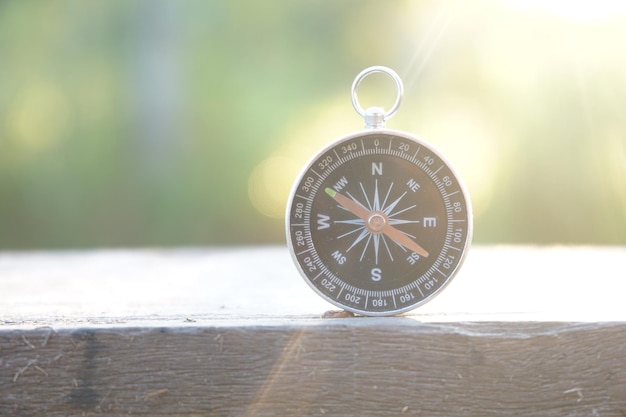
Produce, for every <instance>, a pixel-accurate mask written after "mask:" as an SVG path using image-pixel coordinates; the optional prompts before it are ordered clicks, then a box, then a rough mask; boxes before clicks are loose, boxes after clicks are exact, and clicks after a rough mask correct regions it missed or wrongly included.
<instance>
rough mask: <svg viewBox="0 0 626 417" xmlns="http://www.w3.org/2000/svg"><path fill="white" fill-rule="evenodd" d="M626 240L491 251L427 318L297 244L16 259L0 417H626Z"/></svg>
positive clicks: (1, 350)
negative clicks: (313, 282)
mask: <svg viewBox="0 0 626 417" xmlns="http://www.w3.org/2000/svg"><path fill="white" fill-rule="evenodd" d="M625 280H626V248H562V247H559V248H528V247H489V248H480V247H478V248H474V249H472V251H471V253H470V256H469V258H468V260H467V262H466V264H465V266H464V268H463V270H462V272H461V273H460V274H459V276H458V277H457V278H455V281H454V282H453V283H452V284H451V285H450V286H449V287H448V288H446V290H445V291H444V292H443V293H442V295H440V296H439V297H438V298H437V299H435V300H433V301H432V302H431V303H428V304H426V305H425V306H423V307H422V308H420V309H418V310H416V311H415V312H414V313H412V314H410V315H406V316H402V317H391V318H362V317H357V318H347V319H320V318H319V316H320V315H321V313H323V312H324V311H325V310H328V309H331V308H333V307H332V306H330V305H328V304H327V303H325V302H324V301H322V300H321V299H318V297H317V296H316V295H315V294H314V293H313V292H312V291H311V290H310V289H309V288H308V287H307V286H306V284H304V282H303V281H302V279H301V278H300V277H299V276H298V275H297V273H296V271H295V269H294V267H293V266H292V265H291V261H290V259H289V256H288V254H287V252H286V250H285V249H283V248H260V249H231V250H167V251H147V250H145V251H95V252H92V251H87V252H66V253H30V254H24V253H6V254H2V255H0V324H1V327H0V416H68V415H72V416H74V415H76V416H91V415H104V416H126V415H144V416H276V415H286V416H293V415H320V416H322V415H334V416H335V415H353V416H378V415H380V416H383V415H384V416H388V415H399V416H404V415H417V416H476V417H479V416H480V417H482V416H519V415H532V416H626V303H624V298H625V296H624V294H625V292H624V282H626V281H625Z"/></svg>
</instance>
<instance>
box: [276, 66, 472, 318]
mask: <svg viewBox="0 0 626 417" xmlns="http://www.w3.org/2000/svg"><path fill="white" fill-rule="evenodd" d="M378 72H380V73H384V74H387V75H388V76H390V77H391V78H392V79H393V80H394V82H395V84H396V87H397V96H396V100H395V103H394V104H393V106H392V108H391V110H389V111H387V112H385V110H384V109H382V108H380V107H371V108H368V109H367V110H364V109H363V108H362V107H361V106H360V104H359V101H358V96H357V89H358V87H359V85H360V83H361V81H362V80H363V79H364V78H365V77H366V76H368V75H370V74H373V73H378ZM402 95H403V86H402V81H401V79H400V77H399V76H398V75H397V74H396V73H395V72H394V71H393V70H391V69H389V68H387V67H381V66H376V67H370V68H367V69H365V70H364V71H362V72H361V73H360V74H359V75H357V77H356V79H355V80H354V83H353V85H352V103H353V105H354V108H355V109H356V111H357V112H358V113H359V114H360V115H361V116H362V117H363V118H364V119H365V130H362V131H358V132H355V133H352V134H349V135H346V136H344V137H342V138H339V139H337V140H335V141H334V142H332V143H330V144H329V145H328V146H326V147H325V148H324V149H322V150H321V151H320V152H318V153H317V154H316V155H315V156H314V157H313V158H312V159H311V160H310V161H309V163H308V164H307V165H306V166H305V167H304V169H303V170H302V172H301V173H300V175H299V177H298V178H297V179H296V181H295V184H294V186H293V188H292V191H291V194H290V197H289V202H288V204H287V214H286V229H287V244H288V247H289V250H290V252H291V256H292V258H293V260H294V262H295V264H296V266H297V268H298V270H299V272H300V274H301V275H302V276H303V278H304V279H305V281H306V282H307V284H309V286H310V287H311V288H312V289H313V290H314V291H315V292H317V293H318V294H319V295H320V296H321V297H323V298H324V299H326V300H327V301H329V302H331V303H332V304H334V305H336V306H338V307H340V308H343V309H345V310H348V311H351V312H354V313H358V314H362V315H368V316H387V315H394V314H399V313H402V312H406V311H408V310H411V309H413V308H416V307H418V306H420V305H422V304H424V303H426V302H427V301H429V300H431V299H432V298H433V297H434V296H435V295H437V294H438V293H440V292H441V290H443V288H445V287H446V285H447V284H448V283H449V282H450V281H451V280H452V278H453V277H454V275H455V274H456V273H457V271H458V270H459V268H460V267H461V264H462V263H463V259H464V258H465V255H466V253H467V251H468V248H469V245H470V242H471V236H472V211H471V204H470V200H469V195H468V193H467V190H466V188H465V186H464V185H463V182H462V181H461V178H460V177H459V176H458V174H457V173H456V171H455V170H454V168H453V167H452V165H451V164H450V163H449V162H448V161H447V160H446V159H445V157H444V156H443V155H442V154H441V153H440V152H439V151H437V150H436V149H435V148H433V146H432V145H430V144H429V143H427V142H425V141H424V140H422V139H420V138H418V137H416V136H414V135H411V134H408V133H405V132H401V131H396V130H390V129H387V128H385V121H386V120H387V119H389V118H390V117H391V116H393V115H394V114H395V113H396V111H397V110H398V107H399V106H400V103H401V101H402Z"/></svg>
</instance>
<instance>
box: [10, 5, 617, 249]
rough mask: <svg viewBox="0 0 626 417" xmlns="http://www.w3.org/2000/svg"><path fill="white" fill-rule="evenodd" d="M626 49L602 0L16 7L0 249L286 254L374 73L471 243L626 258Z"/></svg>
mask: <svg viewBox="0 0 626 417" xmlns="http://www.w3.org/2000/svg"><path fill="white" fill-rule="evenodd" d="M624 39H626V4H625V3H624V2H616V1H606V0H605V1H563V0H545V1H538V0H535V1H522V0H477V1H466V2H463V1H458V0H454V1H431V0H424V1H385V2H382V1H364V0H358V1H357V0H342V1H333V2H331V1H326V2H322V1H319V0H317V1H313V0H305V1H286V0H281V1H267V2H252V1H241V0H235V1H205V0H202V1H200V0H188V1H160V0H131V1H127V0H107V1H99V2H98V1H90V2H87V1H82V0H80V1H79V0H76V1H71V0H66V1H2V2H0V249H5V250H7V249H11V250H18V249H32V248H75V247H102V246H138V245H140V246H173V245H183V246H192V245H246V244H280V243H282V242H284V226H283V222H284V220H283V218H284V209H285V203H286V199H287V195H288V192H289V189H290V187H291V184H292V182H293V181H294V180H295V177H296V175H297V173H298V171H299V169H300V167H302V166H303V164H304V163H305V162H306V161H307V160H308V158H309V157H311V156H312V155H313V154H314V153H315V152H316V151H317V150H318V149H319V148H320V147H322V146H324V145H325V144H327V143H328V142H330V141H331V140H333V139H335V138H337V137H340V136H342V135H344V134H347V133H350V132H352V131H354V130H358V129H361V127H362V124H363V122H362V120H361V119H360V117H359V116H358V115H357V114H356V113H355V112H354V110H353V109H352V105H351V102H350V86H351V83H352V81H353V79H354V77H355V76H356V74H358V73H359V72H360V71H361V70H362V69H364V68H365V67H367V66H370V65H386V66H389V67H392V68H394V69H395V70H396V71H397V72H398V73H399V74H400V76H401V77H402V78H403V80H404V83H405V89H406V92H405V99H404V102H403V104H402V106H401V108H400V111H399V112H398V114H397V116H395V117H394V118H393V119H391V120H390V121H389V122H388V123H387V126H388V127H389V128H393V129H398V130H404V131H409V132H412V133H414V134H417V135H419V136H422V137H424V138H425V139H427V140H428V141H430V142H431V143H432V144H433V145H434V146H436V147H437V148H439V149H440V150H441V151H442V152H443V153H444V154H446V155H447V156H448V159H450V160H451V161H452V163H453V164H454V165H455V166H456V167H457V169H458V171H459V172H460V174H461V175H462V176H463V177H464V178H465V180H466V182H467V185H468V188H469V190H470V194H471V196H472V200H473V206H474V211H475V233H474V242H475V243H540V244H543V243H546V244H548V243H565V244H626V42H624ZM372 78H375V77H372ZM368 80H369V78H368ZM362 89H363V94H362V95H361V94H360V98H361V99H362V102H363V103H364V107H366V106H369V105H381V106H383V107H385V106H387V107H388V106H389V104H390V103H391V102H392V100H393V97H394V94H395V92H394V91H392V90H393V88H392V85H390V84H388V83H386V82H385V80H384V79H381V80H380V81H376V80H375V79H374V80H372V81H371V82H369V83H366V82H364V83H363V85H362ZM360 92H361V90H360Z"/></svg>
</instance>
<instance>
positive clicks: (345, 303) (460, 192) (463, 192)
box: [285, 128, 473, 316]
mask: <svg viewBox="0 0 626 417" xmlns="http://www.w3.org/2000/svg"><path fill="white" fill-rule="evenodd" d="M376 136H378V137H379V138H383V137H385V138H386V139H387V140H388V143H389V152H392V145H394V144H395V145H398V144H399V143H402V144H403V146H407V148H406V149H409V150H410V152H404V153H403V152H402V151H401V150H396V149H394V151H395V152H396V154H398V155H401V156H398V158H403V159H405V160H407V161H408V160H409V159H410V158H409V157H408V155H409V153H411V154H412V153H413V152H415V155H414V156H413V157H412V160H411V162H413V161H415V166H417V167H418V168H420V169H422V168H421V167H420V166H419V165H418V164H419V163H420V162H419V160H418V159H417V155H418V154H419V156H420V158H422V157H424V155H425V161H429V159H427V158H431V159H432V161H433V162H432V163H433V164H434V163H437V161H440V162H441V164H438V163H437V165H440V167H439V168H437V169H436V171H437V172H435V169H433V170H430V173H431V174H433V173H434V174H433V176H434V177H436V178H437V174H438V172H440V171H441V170H443V172H445V173H446V174H447V175H446V176H445V177H446V178H447V179H448V181H450V182H451V183H453V184H454V185H455V190H457V191H455V192H453V193H450V194H449V195H448V197H447V198H448V200H450V197H449V196H450V195H452V194H455V195H457V197H456V201H459V202H460V206H461V207H462V211H461V212H460V213H457V214H459V216H460V217H461V218H457V219H454V220H455V222H464V224H465V226H464V227H463V233H462V234H463V236H462V242H461V245H460V246H459V247H458V248H457V247H455V249H458V255H457V257H455V259H454V261H453V263H452V264H450V265H451V266H450V267H449V268H448V269H447V270H446V273H445V274H444V273H443V272H441V271H439V272H441V274H440V275H439V276H438V279H437V278H435V281H437V282H436V283H435V284H432V285H431V287H433V288H434V289H433V291H430V292H428V293H427V294H424V293H423V291H424V290H422V289H420V287H419V286H420V285H422V284H419V283H417V281H418V280H419V279H420V278H421V276H418V277H417V278H415V279H414V280H412V281H409V282H407V283H406V284H405V285H404V286H398V287H397V288H395V289H394V290H393V291H396V292H397V293H395V294H393V295H389V296H387V295H385V296H384V297H383V296H382V295H381V296H380V299H379V300H378V302H380V303H381V304H382V303H383V298H385V297H388V299H389V302H387V298H385V300H384V301H385V303H386V304H387V306H385V307H384V308H383V307H381V306H378V307H376V308H375V307H374V306H373V305H372V303H373V302H374V300H375V299H376V297H373V298H372V299H371V300H369V299H368V297H369V295H368V296H367V297H366V300H359V303H361V302H363V305H362V306H359V305H355V303H351V302H350V300H348V298H346V299H345V300H344V299H343V297H341V296H340V295H339V296H334V293H332V292H330V293H329V291H328V290H329V288H332V286H335V287H337V286H338V285H340V284H344V286H343V287H342V290H341V292H340V293H339V294H341V293H342V292H343V291H344V290H345V288H348V287H350V288H349V289H351V288H353V287H352V286H351V285H349V284H347V281H346V280H347V278H346V277H343V278H342V277H341V276H337V275H336V273H333V272H332V271H331V270H330V269H329V268H328V266H327V265H326V264H328V262H326V264H325V263H324V262H323V260H322V259H321V257H320V256H319V254H318V250H317V249H316V246H317V245H318V243H317V242H315V241H314V237H313V234H312V233H311V228H312V227H313V222H314V219H312V217H311V207H312V205H313V200H315V199H316V197H318V194H319V193H323V191H324V190H323V189H322V188H323V187H322V183H323V182H324V180H325V179H326V178H328V176H329V175H330V173H332V172H334V170H336V169H338V168H339V167H342V169H344V170H345V169H346V166H345V164H349V163H350V161H351V160H353V159H358V158H362V157H364V156H365V155H360V156H353V157H351V158H349V159H348V160H346V161H343V162H342V161H341V157H340V155H339V153H338V152H337V149H339V150H340V151H341V146H342V145H346V144H350V145H351V146H352V144H354V143H355V140H359V139H360V140H361V143H362V146H363V149H362V152H366V151H368V150H372V149H373V148H372V146H371V144H369V143H368V146H367V147H366V146H365V144H364V143H365V142H364V141H366V142H367V141H368V140H372V141H374V140H375V138H374V137H376ZM407 141H408V142H407ZM403 149H404V148H403ZM376 150H377V151H378V154H380V155H387V157H389V158H390V157H391V156H393V155H392V154H391V153H385V152H383V149H382V147H380V148H378V147H376ZM329 152H334V154H335V155H336V156H337V158H336V160H333V159H335V158H328V157H327V156H326V155H327V154H328V153H329ZM420 152H421V153H420ZM374 154H376V152H374ZM329 159H330V161H329ZM324 163H328V167H331V169H330V170H329V171H325V172H324V173H322V174H320V173H318V172H317V171H315V167H317V166H319V167H320V168H319V170H322V171H323V170H325V169H326V168H322V165H320V164H324ZM335 165H336V166H335ZM422 165H424V166H426V162H422ZM333 166H335V167H334V168H332V167H333ZM427 169H428V168H424V169H422V170H423V172H424V174H426V176H429V175H430V174H429V173H428V172H427ZM312 172H314V173H315V174H312ZM311 177H317V178H313V183H312V184H310V188H311V190H310V191H309V194H305V193H303V192H302V189H303V187H304V184H305V183H307V181H306V180H307V179H310V178H311ZM429 178H430V176H429ZM431 179H432V178H431ZM439 181H440V182H441V179H439ZM433 183H434V180H433ZM316 184H317V185H316ZM316 187H317V188H316ZM437 187H438V188H439V185H438V186H437ZM303 194H305V195H303ZM440 198H441V199H442V201H443V200H444V199H445V198H446V197H444V194H443V191H442V192H441V194H440ZM308 200H310V201H308ZM330 201H331V200H330V199H329V205H330V204H331V203H330ZM305 202H306V204H305ZM444 203H445V204H444V205H445V207H446V215H447V216H448V217H449V211H450V207H449V206H450V204H452V203H451V202H450V201H448V202H447V203H446V202H444ZM297 210H301V217H300V218H299V219H297V218H296V213H297ZM307 210H308V212H307ZM307 223H308V224H307ZM285 227H286V235H287V236H286V237H287V245H288V249H289V252H290V255H291V257H292V259H293V261H294V263H295V264H296V267H297V269H298V272H299V273H300V275H301V276H302V277H303V279H304V280H305V282H306V283H307V284H308V285H309V287H311V288H312V289H313V290H314V291H315V292H316V293H317V294H318V295H320V296H321V297H322V298H323V299H325V300H326V301H328V302H330V303H331V304H333V305H335V306H337V307H340V308H343V309H345V310H348V311H351V312H353V313H357V314H361V315H367V316H389V315H397V314H401V313H404V312H407V311H410V310H413V309H415V308H417V307H419V306H422V305H424V304H425V303H427V302H429V301H431V300H432V299H433V298H434V297H436V296H437V295H439V294H440V293H441V292H442V291H443V290H444V289H445V288H446V287H447V286H448V285H449V284H450V282H451V281H452V279H453V278H454V277H455V276H456V274H457V273H458V271H459V269H460V268H461V266H462V264H463V262H464V260H465V258H466V255H467V252H468V248H469V246H470V244H471V240H472V234H473V217H472V205H471V200H470V197H469V193H468V191H467V187H466V186H465V184H464V182H463V180H462V178H461V177H460V175H459V174H458V172H457V171H456V169H455V168H454V166H453V165H452V164H451V163H450V162H449V161H448V159H447V158H446V157H445V156H444V155H443V154H442V153H441V152H439V151H438V150H437V149H436V148H435V147H433V146H432V145H431V144H430V143H428V142H426V141H424V140H423V139H421V138H419V137H417V136H415V135H412V134H408V133H406V132H402V131H397V130H392V129H386V128H379V129H366V130H362V131H358V132H354V133H351V134H348V135H345V136H343V137H340V138H338V139H336V140H334V141H333V142H331V143H329V144H328V145H326V146H325V147H323V148H322V149H321V150H320V151H319V152H317V153H316V154H315V155H314V156H313V157H311V158H310V159H309V160H308V162H307V163H306V164H305V166H304V167H303V169H302V170H301V171H300V173H299V175H298V176H297V179H296V181H295V182H294V185H293V187H292V189H291V192H290V194H289V199H288V203H287V210H286V216H285ZM450 229H451V226H450V223H449V222H448V221H447V222H446V231H445V234H446V239H448V235H449V234H450ZM298 231H300V233H298ZM371 233H373V232H371ZM376 233H377V232H376ZM302 242H304V247H303V243H302ZM448 245H449V244H448ZM449 246H450V245H449ZM302 249H304V253H305V254H306V253H307V252H310V255H311V256H306V255H305V256H303V251H302ZM432 255H433V256H436V257H440V255H441V253H435V254H432ZM440 263H441V262H440ZM435 269H437V267H435ZM433 273H434V272H433ZM322 275H323V276H324V277H325V278H320V277H322ZM344 275H346V274H344ZM424 275H426V274H424ZM431 275H432V273H431ZM318 279H319V281H320V283H318V282H316V281H317V280H318ZM321 281H325V282H324V284H321ZM439 281H441V282H439ZM413 283H416V284H415V285H414V286H415V288H417V289H419V292H420V296H419V297H416V298H414V299H415V300H416V301H415V302H412V300H409V301H407V302H403V303H398V300H397V299H396V296H399V293H400V292H401V291H400V292H398V291H399V289H402V288H404V287H405V286H407V285H411V284H413ZM357 288H358V289H359V290H362V291H364V292H367V291H373V292H372V294H374V292H375V290H368V289H364V287H357ZM331 293H332V294H333V296H331V295H330V294H331ZM347 293H348V294H350V295H352V294H351V293H350V292H347ZM355 293H356V292H355ZM380 294H382V292H380ZM407 294H408V291H407ZM355 297H357V296H356V295H355ZM355 297H352V299H354V298H355ZM407 297H408V295H407ZM391 301H393V303H391ZM391 304H393V305H391Z"/></svg>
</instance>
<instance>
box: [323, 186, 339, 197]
mask: <svg viewBox="0 0 626 417" xmlns="http://www.w3.org/2000/svg"><path fill="white" fill-rule="evenodd" d="M324 191H326V194H328V195H329V196H331V197H333V198H335V194H337V193H336V192H335V191H334V190H333V189H332V188H326V190H324Z"/></svg>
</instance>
